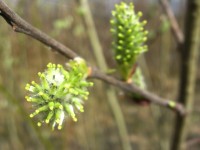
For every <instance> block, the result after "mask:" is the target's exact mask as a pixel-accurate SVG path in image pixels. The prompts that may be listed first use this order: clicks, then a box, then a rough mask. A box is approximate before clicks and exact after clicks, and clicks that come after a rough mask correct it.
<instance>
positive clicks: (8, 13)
mask: <svg viewBox="0 0 200 150" xmlns="http://www.w3.org/2000/svg"><path fill="white" fill-rule="evenodd" d="M0 15H1V16H2V17H3V18H4V19H5V20H6V22H7V23H8V24H9V25H11V26H12V28H13V30H14V31H16V32H20V33H23V34H26V35H29V36H30V37H32V38H34V39H36V40H38V41H40V42H41V43H43V44H45V45H47V46H48V47H51V48H52V49H54V50H56V51H57V52H58V53H60V54H61V55H64V56H65V57H67V58H74V57H77V56H78V54H76V53H75V52H73V51H72V50H70V49H69V48H67V47H66V46H64V45H63V44H61V43H59V42H58V41H56V40H55V39H53V38H51V37H49V36H48V35H46V34H45V33H43V32H42V31H40V30H38V29H37V28H35V27H33V26H32V25H30V24H29V23H27V22H26V21H25V20H23V19H22V18H21V17H19V16H18V15H17V14H16V13H15V12H13V11H12V10H11V9H10V8H9V7H8V6H7V5H6V4H5V3H4V2H3V1H2V0H0ZM90 77H91V78H97V79H100V80H102V81H104V82H106V83H109V84H112V85H114V86H116V87H119V88H121V89H123V90H124V91H126V92H131V93H137V94H140V95H141V96H142V97H144V98H145V99H147V100H149V101H151V102H152V103H155V104H158V105H161V106H164V107H168V108H170V109H173V110H175V111H177V112H178V113H179V114H180V115H185V114H186V112H185V108H184V107H183V106H182V105H181V104H179V103H176V104H175V106H174V105H173V106H172V105H171V102H172V101H171V100H168V99H164V98H161V97H159V96H157V95H155V94H152V93H150V92H148V91H145V90H142V89H140V88H138V87H137V86H135V85H132V84H128V83H125V82H122V81H120V80H117V79H115V78H113V77H111V76H108V75H106V74H104V73H102V72H101V71H99V70H98V69H96V68H93V69H92V74H91V75H90Z"/></svg>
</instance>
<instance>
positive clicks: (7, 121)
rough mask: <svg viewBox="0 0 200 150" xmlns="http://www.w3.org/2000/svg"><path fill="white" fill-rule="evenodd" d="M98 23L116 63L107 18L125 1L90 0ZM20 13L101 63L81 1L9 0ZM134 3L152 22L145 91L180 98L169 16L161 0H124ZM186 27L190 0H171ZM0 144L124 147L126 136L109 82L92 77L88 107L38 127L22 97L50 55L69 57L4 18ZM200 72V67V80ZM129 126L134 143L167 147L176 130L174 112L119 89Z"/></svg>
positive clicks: (38, 148)
mask: <svg viewBox="0 0 200 150" xmlns="http://www.w3.org/2000/svg"><path fill="white" fill-rule="evenodd" d="M88 1H89V5H90V8H91V12H92V15H93V18H94V22H95V27H96V30H97V33H98V36H99V40H100V43H101V46H102V48H103V50H104V51H103V52H104V55H105V58H106V61H107V64H108V66H109V68H111V69H112V68H115V66H116V65H115V61H114V60H113V53H112V49H111V42H112V39H111V33H110V31H109V29H110V24H109V20H110V17H111V10H112V9H113V8H114V4H115V3H119V2H120V0H88ZM5 2H6V3H7V4H8V6H9V7H11V8H12V9H14V10H15V11H16V12H17V13H18V14H19V15H20V16H21V17H22V18H24V19H25V20H26V21H28V22H29V23H31V24H32V25H34V26H35V27H37V28H39V29H41V30H42V31H44V32H45V33H47V34H48V35H50V36H51V37H53V38H55V39H57V40H58V41H60V42H61V43H63V44H65V45H66V46H68V47H70V48H71V49H73V50H74V51H75V52H77V53H78V54H79V55H80V56H82V57H83V58H85V59H86V60H88V62H89V63H90V64H92V65H95V66H97V64H96V59H95V57H94V52H93V48H92V44H91V41H90V40H89V38H88V33H87V30H86V26H85V23H84V20H83V17H82V8H81V5H80V4H79V3H78V2H77V1H74V0H5ZM125 2H134V5H135V10H136V11H142V12H143V17H142V19H145V20H147V21H148V23H147V25H146V29H147V30H148V31H149V39H148V41H147V44H148V47H149V50H148V52H146V53H145V55H143V56H142V57H141V58H140V61H139V64H140V66H141V67H142V70H143V73H144V76H145V81H146V83H147V86H148V90H149V91H152V92H153V93H156V94H158V95H160V96H162V97H165V98H168V99H172V100H173V99H174V100H176V99H177V94H178V82H179V71H180V70H179V68H180V64H179V53H178V47H177V44H176V41H175V38H174V37H173V35H172V33H171V30H170V25H169V22H168V20H167V18H166V16H165V14H164V13H163V9H162V7H161V6H160V4H159V2H158V0H132V1H131V0H129V1H128V0H125ZM170 4H171V6H172V8H173V11H174V13H175V15H176V18H177V20H178V22H179V25H180V26H181V28H183V23H184V15H185V0H170ZM0 59H1V61H0V150H43V149H47V150H50V149H52V150H53V149H59V150H65V149H70V150H111V149H113V150H121V149H123V148H122V141H121V138H120V134H119V130H118V126H117V123H116V120H115V118H114V116H113V111H112V109H111V108H110V106H109V103H108V97H107V96H105V95H106V94H105V90H106V89H105V86H104V85H105V83H102V82H101V81H98V80H94V79H92V81H94V82H95V86H94V87H93V88H90V91H91V92H90V93H91V94H90V97H89V100H88V101H87V102H86V103H85V112H84V113H80V114H78V122H76V123H75V122H73V121H72V120H71V119H68V120H66V121H65V124H64V128H63V129H62V130H61V131H57V130H55V131H51V128H50V127H48V126H46V125H44V126H42V127H40V128H39V127H37V126H36V122H37V121H36V120H37V118H34V119H33V120H32V119H30V118H29V114H30V113H31V112H32V111H33V110H32V108H31V104H30V103H27V102H26V100H25V98H24V97H25V95H26V91H25V89H24V88H25V85H26V83H29V82H31V81H32V80H35V81H38V76H37V73H38V72H39V71H43V70H44V69H45V68H46V65H47V63H48V62H53V63H60V64H65V63H66V62H67V61H68V60H67V59H66V58H65V57H63V56H61V55H60V54H58V53H56V52H53V51H51V50H50V48H49V47H46V46H44V45H43V44H41V43H40V42H38V41H36V40H34V39H32V38H30V37H28V36H25V35H23V34H18V33H15V32H13V30H12V29H11V27H10V26H8V24H7V23H6V22H5V20H3V19H2V18H0ZM199 77H200V72H199V74H198V80H197V81H198V82H197V83H198V84H197V88H198V87H199V81H200V80H199V79H200V78H199ZM116 95H117V97H118V103H119V104H120V108H121V113H122V114H123V117H124V123H125V124H126V128H127V132H128V141H129V144H130V145H131V147H132V149H134V150H167V149H169V145H170V140H171V136H172V132H173V126H174V123H173V119H174V112H172V111H171V110H169V109H166V108H164V107H160V106H156V105H154V104H152V105H149V106H140V105H137V104H135V103H134V102H132V101H131V100H127V99H126V98H124V97H123V94H122V91H120V90H119V89H117V92H116ZM199 96H200V95H199V94H198V92H196V97H195V100H196V101H195V105H194V109H193V112H192V121H191V123H190V124H191V127H190V128H189V135H188V137H189V139H188V142H186V144H188V148H189V149H199V147H200V144H199V145H198V144H197V143H195V144H190V143H191V142H190V138H191V139H192V138H200V128H199V124H200V119H199V114H200V109H199V102H198V99H199Z"/></svg>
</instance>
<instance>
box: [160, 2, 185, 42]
mask: <svg viewBox="0 0 200 150" xmlns="http://www.w3.org/2000/svg"><path fill="white" fill-rule="evenodd" d="M159 1H160V4H161V5H162V7H163V9H164V11H165V13H166V14H167V17H168V19H169V22H170V24H171V29H172V33H173V34H174V37H175V39H176V41H177V42H178V43H179V44H181V43H183V42H184V35H183V32H182V31H181V29H180V27H179V25H178V22H177V20H176V17H175V15H174V13H173V11H172V9H171V7H170V5H169V3H168V1H167V0H159Z"/></svg>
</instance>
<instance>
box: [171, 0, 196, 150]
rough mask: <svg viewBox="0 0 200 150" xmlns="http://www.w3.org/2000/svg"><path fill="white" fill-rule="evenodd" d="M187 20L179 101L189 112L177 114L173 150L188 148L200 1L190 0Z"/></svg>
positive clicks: (194, 83)
mask: <svg viewBox="0 0 200 150" xmlns="http://www.w3.org/2000/svg"><path fill="white" fill-rule="evenodd" d="M186 6H187V13H186V20H185V42H184V43H183V45H182V46H181V47H182V49H180V51H181V72H180V87H179V88H180V89H179V98H178V101H179V102H181V103H182V104H184V105H185V107H186V110H187V112H188V114H187V115H186V116H185V117H182V116H180V115H179V114H177V115H176V122H175V127H174V135H173V138H172V145H171V150H179V149H186V145H185V144H183V143H184V141H185V140H186V135H187V129H188V127H189V122H190V118H191V115H190V114H191V111H192V106H193V101H194V91H195V85H196V82H195V79H196V72H197V62H198V56H199V46H200V1H199V0H188V1H187V5H186Z"/></svg>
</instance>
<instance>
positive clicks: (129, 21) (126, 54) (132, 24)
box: [110, 2, 148, 80]
mask: <svg viewBox="0 0 200 150" xmlns="http://www.w3.org/2000/svg"><path fill="white" fill-rule="evenodd" d="M141 16H142V12H138V13H135V11H134V6H133V4H132V3H130V4H129V5H128V4H126V3H124V2H121V3H120V4H118V5H115V10H114V11H112V19H111V20H110V24H111V29H110V31H111V33H112V36H113V43H112V46H113V51H114V55H115V60H116V62H117V65H118V68H119V71H120V73H121V76H122V78H123V79H124V80H127V79H128V77H129V74H130V72H131V69H132V67H133V65H134V64H135V62H136V60H137V58H138V56H139V55H140V54H141V53H143V52H145V51H147V46H146V45H144V42H145V41H146V40H147V34H148V32H147V31H146V30H144V25H145V24H146V23H147V21H142V22H140V21H139V19H140V17H141Z"/></svg>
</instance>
